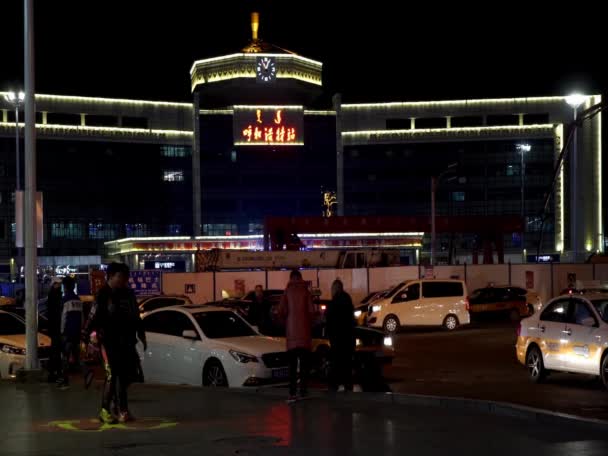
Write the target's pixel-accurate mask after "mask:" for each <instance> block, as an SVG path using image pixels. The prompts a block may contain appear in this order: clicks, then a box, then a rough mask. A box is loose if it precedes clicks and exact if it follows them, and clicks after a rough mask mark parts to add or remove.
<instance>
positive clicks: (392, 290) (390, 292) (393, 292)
mask: <svg viewBox="0 0 608 456" xmlns="http://www.w3.org/2000/svg"><path fill="white" fill-rule="evenodd" d="M403 285H405V282H401V283H400V284H399V285H397V286H396V287H394V288H393V289H391V291H389V292H388V294H387V295H386V297H387V298H392V297H393V296H394V295H396V294H397V292H398V291H399V290H401V288H403Z"/></svg>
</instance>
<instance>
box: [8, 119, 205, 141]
mask: <svg viewBox="0 0 608 456" xmlns="http://www.w3.org/2000/svg"><path fill="white" fill-rule="evenodd" d="M0 126H2V127H9V128H10V127H13V128H14V127H15V124H14V123H13V122H0ZM23 126H24V124H23V123H22V122H20V123H19V127H20V128H21V127H23ZM59 128H60V129H65V130H71V131H78V132H82V133H86V132H91V133H93V132H98V133H125V134H129V133H131V134H134V135H136V134H137V135H169V136H178V137H180V136H181V137H184V138H191V137H192V135H193V132H192V131H188V130H154V129H147V128H122V127H95V126H90V125H85V126H81V125H62V124H38V123H37V124H36V130H40V131H41V132H44V130H56V129H59Z"/></svg>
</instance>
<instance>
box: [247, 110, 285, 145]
mask: <svg viewBox="0 0 608 456" xmlns="http://www.w3.org/2000/svg"><path fill="white" fill-rule="evenodd" d="M282 111H283V110H282V109H277V110H276V111H275V115H274V118H273V119H272V124H269V125H268V124H264V119H263V116H262V110H261V109H257V110H256V123H255V124H249V125H247V128H245V129H244V130H243V131H242V139H243V140H245V141H247V142H249V143H250V142H252V141H254V142H265V143H292V142H295V140H296V129H295V127H289V126H287V127H286V126H285V125H283V119H282Z"/></svg>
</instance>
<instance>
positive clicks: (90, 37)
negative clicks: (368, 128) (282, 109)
mask: <svg viewBox="0 0 608 456" xmlns="http://www.w3.org/2000/svg"><path fill="white" fill-rule="evenodd" d="M2 3H3V4H2V8H1V10H2V11H1V12H0V16H2V17H1V18H0V19H1V20H0V22H1V24H2V28H1V36H2V46H1V47H0V90H3V89H5V88H9V87H11V86H15V85H16V84H20V83H19V81H21V80H22V74H23V69H22V67H23V60H22V46H23V32H22V20H23V15H22V6H21V5H22V1H21V0H5V1H3V2H2ZM35 3H36V8H37V10H36V69H37V74H36V80H37V81H36V85H37V91H38V92H41V93H55V94H70V95H90V96H106V97H128V98H142V99H152V100H188V99H189V96H190V94H189V74H188V71H189V69H190V66H191V65H192V62H193V61H194V60H195V59H199V58H204V57H211V56H215V55H221V54H223V53H231V52H235V51H238V50H239V49H240V48H242V47H243V46H244V45H245V44H246V43H247V41H248V39H249V36H250V28H249V12H250V11H251V10H253V9H254V8H255V9H258V10H259V11H260V12H261V27H260V36H261V37H262V38H263V39H264V40H266V41H269V42H271V43H274V44H277V45H279V46H281V47H284V48H287V49H290V50H293V51H295V52H297V53H299V54H301V55H304V56H307V57H311V58H314V59H317V60H321V61H322V62H323V63H324V86H325V87H326V89H327V91H329V92H335V91H341V92H343V94H344V98H345V100H346V101H375V100H395V101H396V100H426V99H446V98H468V97H495V96H532V95H550V94H563V93H567V92H570V91H571V90H573V89H577V90H580V91H583V92H586V93H591V92H593V93H598V92H601V93H605V92H606V88H607V86H608V75H607V73H606V72H607V71H608V70H604V69H602V68H601V65H600V61H601V59H602V58H603V57H604V55H603V54H604V49H603V45H602V41H603V40H605V38H606V36H605V33H604V32H603V31H602V30H601V24H602V19H601V17H602V13H601V12H600V10H599V6H594V7H593V8H587V7H585V6H583V3H582V2H571V3H569V4H568V8H569V9H568V10H566V9H564V8H563V7H561V6H559V2H547V3H546V4H545V5H543V6H542V7H540V8H538V9H537V10H535V9H532V8H535V7H534V4H535V3H537V2H534V1H532V0H528V1H527V2H517V1H509V2H499V1H494V2H489V1H487V2H483V3H480V4H481V5H482V6H473V4H472V3H471V6H466V3H465V2H463V1H452V2H446V3H448V4H449V6H447V7H446V6H445V5H443V2H437V1H432V0H430V1H418V2H404V1H393V2H389V1H380V0H377V1H374V2H361V3H360V4H365V5H367V6H365V7H363V6H355V3H354V2H353V1H350V2H347V1H340V2H338V1H335V0H334V1H331V0H325V1H324V2H317V1H295V0H283V1H264V2H260V1H230V0H219V1H210V0H199V1H197V2H194V1H188V0H174V1H172V2H167V1H159V2H157V3H152V2H150V1H139V0H121V1H117V0H103V1H102V0H87V1H82V0H81V1H66V0H64V1H40V0H39V1H36V2H35ZM502 4H504V6H501V5H502ZM217 5H221V6H217ZM396 5H403V6H399V7H397V6H396ZM483 5H485V6H483ZM596 5H599V3H596ZM330 7H331V8H332V9H331V10H330V9H329V8H330ZM397 62H399V65H397Z"/></svg>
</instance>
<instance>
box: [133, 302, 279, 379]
mask: <svg viewBox="0 0 608 456" xmlns="http://www.w3.org/2000/svg"><path fill="white" fill-rule="evenodd" d="M143 323H144V327H145V330H146V337H147V340H148V349H147V350H146V352H145V353H144V354H143V356H142V366H143V370H144V375H145V378H146V381H150V382H153V383H154V382H156V383H172V384H187V385H199V386H200V385H203V386H218V387H227V386H230V387H241V386H255V385H260V384H263V383H271V382H281V381H285V379H286V378H287V377H288V374H289V373H288V367H287V366H288V362H287V353H286V352H285V341H281V340H277V339H274V338H271V337H266V336H262V335H260V334H259V333H258V332H257V331H256V330H255V329H254V328H252V327H251V325H249V324H248V323H247V322H246V321H245V320H244V319H243V318H242V317H240V316H239V315H238V314H237V313H236V312H233V311H232V310H230V309H226V308H224V307H215V306H210V305H184V306H176V307H166V308H161V309H157V310H153V311H151V312H149V313H147V314H146V315H145V316H144V320H143Z"/></svg>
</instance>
